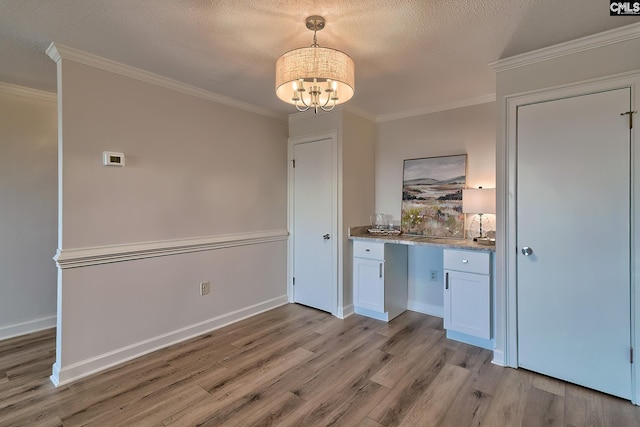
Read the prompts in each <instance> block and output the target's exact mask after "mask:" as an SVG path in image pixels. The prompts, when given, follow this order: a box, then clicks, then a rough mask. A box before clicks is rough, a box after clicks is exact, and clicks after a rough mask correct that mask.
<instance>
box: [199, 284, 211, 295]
mask: <svg viewBox="0 0 640 427" xmlns="http://www.w3.org/2000/svg"><path fill="white" fill-rule="evenodd" d="M209 291H211V282H202V283H200V295H208V294H209Z"/></svg>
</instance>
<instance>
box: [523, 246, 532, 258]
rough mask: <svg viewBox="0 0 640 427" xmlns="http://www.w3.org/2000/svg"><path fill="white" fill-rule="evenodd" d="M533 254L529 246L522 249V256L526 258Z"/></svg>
mask: <svg viewBox="0 0 640 427" xmlns="http://www.w3.org/2000/svg"><path fill="white" fill-rule="evenodd" d="M532 253H533V249H531V248H530V247H529V246H524V247H523V248H522V255H524V256H529V255H531V254H532Z"/></svg>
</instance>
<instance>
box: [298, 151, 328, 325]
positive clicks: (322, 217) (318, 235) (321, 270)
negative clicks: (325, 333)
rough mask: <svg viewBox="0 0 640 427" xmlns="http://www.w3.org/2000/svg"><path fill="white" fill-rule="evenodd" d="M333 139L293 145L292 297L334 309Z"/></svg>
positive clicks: (302, 301)
mask: <svg viewBox="0 0 640 427" xmlns="http://www.w3.org/2000/svg"><path fill="white" fill-rule="evenodd" d="M331 150H332V141H331V139H323V140H320V141H314V142H306V143H300V144H295V145H294V153H293V157H294V160H295V167H294V169H293V175H294V178H293V186H294V190H293V194H294V195H293V197H294V200H293V204H294V208H293V277H294V286H293V295H294V298H293V299H294V301H295V302H297V303H300V304H304V305H308V306H310V307H315V308H318V309H320V310H324V311H328V312H330V313H333V312H334V311H335V309H336V306H337V299H336V298H337V282H336V280H337V277H334V274H333V262H334V259H335V257H336V252H335V251H336V239H335V236H333V235H332V224H333V212H334V210H335V209H336V207H335V206H334V202H333V201H334V196H333V172H332V170H333V169H332V155H331Z"/></svg>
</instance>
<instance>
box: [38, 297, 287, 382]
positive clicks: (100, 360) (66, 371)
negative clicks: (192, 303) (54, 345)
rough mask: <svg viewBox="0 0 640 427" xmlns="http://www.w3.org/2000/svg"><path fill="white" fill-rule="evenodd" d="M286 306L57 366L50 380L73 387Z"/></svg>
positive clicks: (232, 315) (277, 302) (250, 311)
mask: <svg viewBox="0 0 640 427" xmlns="http://www.w3.org/2000/svg"><path fill="white" fill-rule="evenodd" d="M284 304H287V297H286V296H284V295H283V296H281V297H277V298H273V299H270V300H267V301H264V302H261V303H258V304H254V305H251V306H249V307H245V308H241V309H239V310H235V311H232V312H229V313H226V314H223V315H221V316H217V317H214V318H211V319H208V320H205V321H204V322H200V323H196V324H193V325H190V326H187V327H185V328H181V329H177V330H175V331H172V332H169V333H166V334H163V335H158V336H156V337H153V338H150V339H147V340H144V341H140V342H137V343H135V344H132V345H128V346H126V347H122V348H119V349H117V350H113V351H110V352H108V353H104V354H101V355H98V356H95V357H91V358H89V359H85V360H82V361H80V362H76V363H72V364H71V365H69V366H66V367H64V368H60V365H59V364H58V362H56V363H55V364H54V365H53V369H52V373H51V377H50V379H51V382H52V383H53V384H54V385H55V386H56V387H58V386H61V385H65V384H69V383H71V382H73V381H76V380H79V379H81V378H84V377H87V376H89V375H93V374H95V373H97V372H100V371H104V370H105V369H108V368H111V367H113V366H116V365H119V364H121V363H124V362H127V361H129V360H132V359H135V358H137V357H140V356H143V355H145V354H149V353H152V352H154V351H156V350H159V349H162V348H165V347H168V346H171V345H174V344H177V343H180V342H182V341H186V340H188V339H191V338H194V337H197V336H199V335H202V334H205V333H207V332H211V331H214V330H216V329H220V328H223V327H225V326H227V325H230V324H232V323H235V322H239V321H240V320H243V319H246V318H249V317H252V316H255V315H257V314H260V313H263V312H265V311H268V310H272V309H274V308H276V307H279V306H281V305H284Z"/></svg>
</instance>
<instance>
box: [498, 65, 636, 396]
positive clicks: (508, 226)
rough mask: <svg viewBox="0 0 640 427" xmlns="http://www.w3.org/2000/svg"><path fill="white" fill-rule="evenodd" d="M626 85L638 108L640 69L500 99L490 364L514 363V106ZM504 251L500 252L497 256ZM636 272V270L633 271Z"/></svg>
mask: <svg viewBox="0 0 640 427" xmlns="http://www.w3.org/2000/svg"><path fill="white" fill-rule="evenodd" d="M621 88H630V89H631V105H632V107H633V108H632V110H636V111H637V110H638V109H639V105H638V100H640V71H638V70H636V71H633V72H628V73H623V74H617V75H613V76H607V77H603V78H598V79H592V80H587V81H583V82H578V83H572V84H567V85H562V86H555V87H552V88H545V89H542V90H536V91H531V92H525V93H519V94H514V95H510V96H506V97H504V98H503V99H504V101H503V102H504V103H503V104H502V105H501V106H499V108H502V109H503V112H502V113H503V114H504V117H505V127H504V128H503V129H502V130H501V132H502V137H503V141H505V144H504V147H498V150H497V159H496V160H497V165H498V173H500V170H502V179H499V180H498V182H497V184H498V185H497V186H496V187H497V189H496V191H497V198H496V202H497V204H496V212H497V215H498V218H500V217H502V220H501V221H500V220H499V221H497V224H496V226H497V233H498V236H501V237H502V238H499V239H498V240H497V242H496V245H497V246H496V252H497V254H498V257H497V265H496V273H497V277H496V281H497V292H496V305H497V307H496V308H497V313H496V314H497V316H496V317H497V318H496V332H497V336H496V349H495V352H494V363H496V364H499V365H503V366H508V367H512V368H517V367H518V335H517V332H518V328H517V326H518V325H517V299H516V295H517V274H516V273H517V252H516V251H517V234H516V233H517V224H516V197H517V186H516V184H517V183H516V176H517V175H516V173H517V119H518V117H517V113H518V107H520V106H524V105H528V104H534V103H538V102H546V101H553V100H556V99H561V98H568V97H574V96H579V95H587V94H590V93H595V92H601V91H608V90H613V89H621ZM634 119H635V120H634V121H635V123H634V127H633V129H632V131H631V135H630V136H631V218H630V221H631V224H630V230H631V236H630V248H631V257H632V258H631V265H630V267H631V271H630V277H631V289H630V297H631V337H630V342H631V346H632V347H633V348H634V349H635V351H634V353H636V355H635V356H634V359H635V360H634V363H633V365H632V366H631V401H632V402H633V403H634V404H638V403H639V402H640V358H639V357H638V353H639V351H638V350H640V315H636V314H637V309H638V308H639V307H640V305H639V304H637V303H636V301H638V299H639V298H640V260H639V259H638V255H640V148H639V147H637V144H638V141H640V131H638V129H639V128H640V112H639V113H638V114H635V115H634ZM500 255H502V256H500ZM636 272H638V273H637V274H636Z"/></svg>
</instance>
